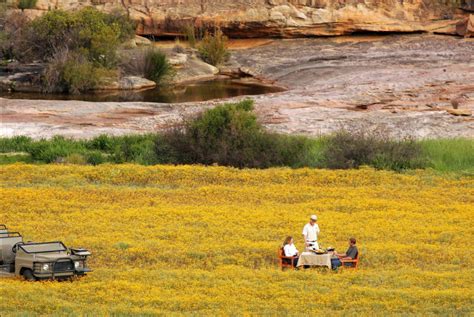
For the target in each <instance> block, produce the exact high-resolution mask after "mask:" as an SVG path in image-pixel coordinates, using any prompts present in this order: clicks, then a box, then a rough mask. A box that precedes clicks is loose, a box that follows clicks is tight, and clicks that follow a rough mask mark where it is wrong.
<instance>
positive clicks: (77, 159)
mask: <svg viewBox="0 0 474 317" xmlns="http://www.w3.org/2000/svg"><path fill="white" fill-rule="evenodd" d="M65 162H66V163H68V164H76V165H85V164H86V159H85V157H84V155H82V154H79V153H73V154H70V155H68V156H67V157H66V159H65Z"/></svg>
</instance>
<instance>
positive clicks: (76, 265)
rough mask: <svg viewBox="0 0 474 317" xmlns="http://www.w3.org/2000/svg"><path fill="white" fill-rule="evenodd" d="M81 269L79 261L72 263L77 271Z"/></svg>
mask: <svg viewBox="0 0 474 317" xmlns="http://www.w3.org/2000/svg"><path fill="white" fill-rule="evenodd" d="M81 267H82V263H81V261H74V268H75V269H76V270H77V269H79V268H81Z"/></svg>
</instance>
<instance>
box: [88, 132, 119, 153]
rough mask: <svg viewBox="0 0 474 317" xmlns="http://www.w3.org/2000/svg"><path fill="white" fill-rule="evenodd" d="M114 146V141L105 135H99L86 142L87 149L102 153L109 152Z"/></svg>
mask: <svg viewBox="0 0 474 317" xmlns="http://www.w3.org/2000/svg"><path fill="white" fill-rule="evenodd" d="M114 146H115V142H114V139H113V138H112V137H110V136H108V135H107V134H101V135H99V136H97V137H95V138H93V139H92V140H91V141H90V142H88V144H87V147H88V148H89V149H93V150H99V151H104V152H109V151H111V150H112V149H113V148H114Z"/></svg>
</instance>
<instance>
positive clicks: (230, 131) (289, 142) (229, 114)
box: [155, 100, 310, 168]
mask: <svg viewBox="0 0 474 317" xmlns="http://www.w3.org/2000/svg"><path fill="white" fill-rule="evenodd" d="M252 110H253V102H252V101H251V100H245V101H242V102H240V103H229V104H224V105H221V106H217V107H215V108H214V109H211V110H208V111H206V112H204V113H203V114H201V115H199V116H198V117H197V118H195V119H194V120H192V121H190V122H188V123H186V124H185V126H184V127H182V128H180V129H176V130H174V131H171V132H169V133H167V134H166V135H165V136H164V138H161V139H159V140H158V141H156V147H155V149H156V151H157V157H160V158H163V157H166V152H168V153H170V157H172V158H173V159H174V160H175V161H176V162H177V163H181V164H195V163H199V164H206V165H211V164H219V165H226V166H235V167H239V168H243V167H256V168H265V167H271V166H292V167H296V166H298V165H299V164H300V162H298V159H299V158H302V157H307V154H308V152H309V149H310V142H308V140H307V139H306V138H302V137H289V136H281V135H277V134H272V133H268V132H266V131H264V130H263V128H262V126H261V125H260V124H259V123H258V122H257V118H256V116H255V114H254V113H252Z"/></svg>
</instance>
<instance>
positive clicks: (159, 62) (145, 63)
mask: <svg viewBox="0 0 474 317" xmlns="http://www.w3.org/2000/svg"><path fill="white" fill-rule="evenodd" d="M121 69H122V71H123V72H124V73H126V74H130V75H135V76H142V77H145V78H147V79H149V80H153V81H154V82H156V83H157V84H160V83H161V84H163V83H164V82H166V81H167V80H168V79H169V78H170V77H172V76H173V75H174V71H173V67H172V66H171V64H170V63H169V62H168V58H167V57H166V55H165V54H164V53H163V52H161V51H160V50H157V49H154V48H147V49H140V50H135V51H134V52H133V53H132V54H129V55H126V56H123V58H122V63H121Z"/></svg>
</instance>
